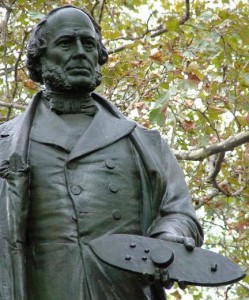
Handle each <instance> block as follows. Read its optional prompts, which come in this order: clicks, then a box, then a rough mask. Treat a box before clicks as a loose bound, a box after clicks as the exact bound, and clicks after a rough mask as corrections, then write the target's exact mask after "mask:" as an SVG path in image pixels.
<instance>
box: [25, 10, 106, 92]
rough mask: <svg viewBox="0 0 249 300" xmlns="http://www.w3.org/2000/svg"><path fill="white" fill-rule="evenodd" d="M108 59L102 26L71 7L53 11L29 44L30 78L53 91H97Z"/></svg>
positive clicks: (36, 30) (28, 62)
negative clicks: (103, 66) (103, 42)
mask: <svg viewBox="0 0 249 300" xmlns="http://www.w3.org/2000/svg"><path fill="white" fill-rule="evenodd" d="M107 60H108V54H107V50H106V48H105V47H104V45H103V44H102V42H101V30H100V27H99V25H98V24H97V23H96V22H95V20H94V19H93V18H92V17H91V16H90V15H89V14H88V13H87V12H85V11H83V10H81V9H79V8H76V7H73V6H69V5H68V6H64V7H61V8H58V9H55V10H52V11H51V12H50V13H49V14H48V15H47V16H46V17H45V19H44V20H42V21H41V22H40V23H39V24H38V25H37V26H36V28H35V29H34V31H33V33H32V35H31V38H30V41H29V44H28V52H27V67H28V70H29V73H30V78H31V79H32V80H34V81H36V82H40V83H42V84H45V85H46V87H47V88H48V89H51V90H54V91H65V90H66V91H72V90H73V91H75V90H76V91H84V92H90V91H92V90H94V89H95V87H96V86H97V85H99V84H100V82H101V73H100V66H101V65H103V64H104V63H106V62H107Z"/></svg>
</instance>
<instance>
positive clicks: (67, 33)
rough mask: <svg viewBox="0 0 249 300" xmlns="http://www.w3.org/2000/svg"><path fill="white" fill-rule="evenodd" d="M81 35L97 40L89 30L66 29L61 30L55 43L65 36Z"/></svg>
mask: <svg viewBox="0 0 249 300" xmlns="http://www.w3.org/2000/svg"><path fill="white" fill-rule="evenodd" d="M77 36H80V37H81V38H86V39H91V40H93V41H95V42H96V37H95V35H93V34H90V33H89V31H86V30H80V31H77V32H75V31H74V30H64V31H63V32H61V33H60V34H59V35H58V36H57V37H56V38H55V40H54V43H57V42H58V41H60V40H61V39H63V38H74V37H77Z"/></svg>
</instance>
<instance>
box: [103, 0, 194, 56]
mask: <svg viewBox="0 0 249 300" xmlns="http://www.w3.org/2000/svg"><path fill="white" fill-rule="evenodd" d="M185 6H186V13H185V15H184V16H183V17H182V18H181V19H180V21H179V25H183V24H184V23H186V22H187V20H188V19H189V18H190V2H189V0H185ZM147 27H148V26H147ZM158 28H159V29H158ZM158 28H157V29H150V30H149V29H148V28H147V30H146V31H145V32H144V33H143V34H142V35H140V36H138V37H130V38H125V39H126V40H129V41H137V40H141V39H143V38H144V37H145V36H146V35H148V34H149V33H151V32H154V31H155V32H154V33H152V34H151V35H150V37H151V38H154V37H157V36H159V35H161V34H163V33H165V32H167V31H168V29H167V28H161V26H159V27H158ZM131 44H132V42H130V43H128V44H126V45H123V46H121V47H118V48H116V49H114V50H108V54H113V53H117V52H120V51H123V50H125V49H126V48H127V47H128V46H130V45H131Z"/></svg>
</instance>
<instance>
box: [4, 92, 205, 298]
mask: <svg viewBox="0 0 249 300" xmlns="http://www.w3.org/2000/svg"><path fill="white" fill-rule="evenodd" d="M94 99H95V100H96V101H97V102H98V103H99V105H101V107H103V109H104V110H106V111H107V116H108V118H107V120H105V121H107V122H104V120H103V122H102V123H100V126H99V127H97V128H96V127H92V129H91V130H87V131H86V132H85V134H84V135H82V137H81V139H80V140H79V142H78V144H77V145H76V146H75V147H74V149H73V150H72V151H71V152H70V153H69V151H68V149H67V148H66V147H67V145H66V144H67V143H66V140H65V139H63V138H62V139H60V142H59V145H56V146H57V147H62V148H63V147H65V148H63V149H65V150H66V151H68V160H67V162H66V168H69V169H66V170H65V174H66V178H67V180H69V181H67V184H70V180H76V181H77V178H76V177H75V178H74V179H72V178H70V173H71V171H73V170H72V169H70V168H74V167H75V166H76V169H77V165H79V166H80V168H79V170H81V171H83V169H84V162H86V159H90V157H91V153H94V152H95V151H100V152H99V153H101V151H102V150H103V149H104V148H106V147H109V146H111V145H112V144H113V143H116V142H117V141H119V140H122V139H123V138H124V137H127V138H129V140H130V142H131V144H132V149H134V159H135V160H136V165H137V168H138V172H139V180H140V185H141V189H140V192H141V202H140V203H141V209H140V223H141V233H142V235H156V234H158V233H160V232H164V231H169V230H173V231H174V232H175V233H177V234H179V235H184V236H190V237H193V238H194V239H195V240H196V242H197V244H201V240H202V231H201V228H200V226H199V223H198V221H197V220H196V217H195V213H194V210H193V207H192V206H191V203H190V202H191V201H190V196H189V193H188V191H187V188H186V184H185V182H184V179H183V176H182V173H181V171H180V169H179V166H178V164H177V162H176V159H175V157H174V156H173V155H172V153H171V151H170V149H169V147H168V145H167V144H166V143H165V142H164V141H163V140H162V139H161V138H160V135H159V133H158V132H155V131H148V130H146V129H145V128H141V127H139V126H137V127H136V125H135V124H134V122H130V121H128V120H126V119H125V118H124V117H123V116H122V114H121V113H120V112H119V111H118V110H117V109H116V108H115V107H113V106H112V105H111V104H110V103H108V102H107V101H106V100H105V99H103V98H101V97H99V96H98V95H95V94H94ZM39 101H40V95H39V94H38V95H37V96H36V97H35V98H34V99H33V101H32V102H31V104H30V106H29V108H28V109H27V111H26V112H25V113H24V114H23V115H22V116H20V117H18V118H17V119H14V120H13V121H11V122H8V123H6V124H4V125H3V126H1V128H0V154H1V160H3V161H8V160H9V159H10V158H11V156H12V154H13V153H18V154H20V157H21V158H22V160H23V162H26V163H27V154H26V153H27V144H28V140H29V130H30V128H31V124H32V120H33V116H34V112H35V111H36V105H37V103H39ZM108 120H109V122H108ZM44 121H45V122H46V120H44ZM91 124H94V122H92V123H91ZM58 125H59V124H56V123H54V126H58ZM90 127H91V126H89V128H88V129H90ZM41 130H42V129H41ZM62 133H63V132H62ZM39 136H40V135H39V132H37V136H36V142H38V143H39V140H38V139H39ZM93 137H94V138H93ZM47 142H48V143H49V144H51V145H52V144H55V137H54V136H53V135H52V134H51V135H50V134H49V135H48V136H47ZM114 152H115V151H114ZM105 158H106V157H105ZM108 159H110V161H107V164H108V165H109V166H113V163H114V160H113V159H112V157H108ZM80 161H81V163H80V164H77V162H80ZM105 161H106V160H105ZM103 162H104V160H103V161H102V163H103ZM75 163H76V164H75ZM105 163H106V162H105ZM2 165H3V164H2ZM102 166H103V164H102ZM106 168H107V167H106ZM105 170H107V169H105ZM109 170H112V169H108V172H109ZM112 171H114V170H112ZM2 173H3V172H2ZM4 174H5V173H4ZM4 174H0V175H1V176H2V178H1V179H0V185H1V186H0V192H1V196H0V198H1V199H2V202H1V208H2V209H1V214H2V215H3V218H1V220H2V223H3V222H4V224H2V225H4V226H5V227H6V230H2V231H1V232H0V239H1V242H2V243H6V245H7V247H6V248H1V249H0V250H1V251H2V252H3V251H4V252H3V253H2V252H1V255H3V256H1V255H0V264H1V276H2V277H4V276H5V277H4V278H5V279H4V281H3V282H2V284H1V286H0V295H1V296H2V295H4V296H2V298H3V299H6V300H17V299H18V300H24V299H25V300H26V299H28V298H27V294H26V292H25V291H26V288H25V286H26V284H25V283H26V279H25V268H24V267H23V261H24V260H25V258H24V260H23V251H22V245H25V243H26V241H25V237H24V235H23V233H24V232H26V229H28V228H27V227H26V225H25V224H26V219H27V209H28V207H29V198H28V196H27V195H28V189H29V183H28V178H29V177H28V176H26V177H25V178H26V181H25V182H26V183H25V185H22V184H21V182H20V179H21V177H20V176H19V175H18V174H17V176H16V179H15V180H14V181H12V180H11V178H9V177H4V176H5V175H4ZM110 174H111V171H110ZM106 178H108V180H107V181H108V190H106V192H107V191H108V193H110V195H112V196H114V194H117V193H118V192H119V191H118V192H115V191H116V190H117V184H116V183H115V184H114V185H111V189H113V191H114V192H113V191H110V189H109V184H110V183H112V181H110V177H109V176H107V177H106ZM86 180H87V181H88V180H90V178H86ZM76 181H72V185H73V186H75V187H74V188H73V189H72V191H73V192H74V193H76V194H77V193H79V192H80V194H79V195H81V193H82V196H83V194H84V192H83V191H84V187H83V184H82V183H81V184H82V187H81V186H79V187H78V185H79V184H78V183H79V182H76ZM107 181H106V182H105V184H103V183H102V186H103V185H105V187H107ZM18 182H19V183H20V184H18ZM70 185H71V184H70ZM96 188H97V186H96ZM72 191H70V192H71V193H72ZM76 196H77V195H74V196H73V197H75V203H76V202H77V201H76V198H78V197H76ZM15 197H17V198H18V203H20V205H19V206H16V209H15V210H13V211H12V212H11V213H12V215H13V217H15V216H19V219H20V222H18V223H6V222H5V220H6V218H7V216H8V214H9V207H10V203H12V202H11V201H12V200H13V199H14V198H15ZM113 199H114V198H113ZM81 200H83V198H81ZM83 202H84V201H83ZM83 202H82V203H83ZM78 203H80V202H78ZM115 204H116V203H115ZM75 208H76V207H75ZM113 208H114V206H113V207H112V214H113V216H115V218H117V219H114V218H113V222H114V223H113V224H117V223H118V222H120V220H122V211H121V210H122V209H120V207H117V208H116V207H115V209H113ZM110 211H111V209H110V210H109V211H108V212H110ZM75 212H76V210H75ZM120 216H121V219H119V218H120ZM118 219H119V220H118ZM4 226H3V227H4ZM83 230H84V229H83ZM19 232H20V234H19ZM17 233H18V238H16V234H17ZM82 233H83V232H82ZM58 247H59V246H58ZM4 249H5V250H4ZM13 249H15V250H13ZM75 249H76V248H74V249H71V248H70V249H68V251H69V252H68V253H71V254H72V257H76V260H74V266H75V269H76V266H77V265H80V264H77V259H78V260H79V261H80V260H81V261H82V260H83V261H87V262H88V263H87V264H85V266H86V269H85V272H86V273H87V274H88V275H87V276H88V280H89V281H88V282H87V286H88V289H89V284H90V285H91V282H92V281H93V282H94V281H96V278H95V277H96V276H95V274H96V268H97V269H98V271H100V272H99V273H98V274H99V276H98V278H97V280H98V282H99V285H100V286H101V284H102V288H100V292H101V293H102V292H103V291H104V294H106V295H107V294H109V295H113V297H111V296H110V298H108V297H106V298H105V297H102V298H101V295H100V294H99V295H97V294H93V296H92V298H87V296H85V295H83V297H85V298H83V299H84V300H85V299H94V300H95V299H101V300H102V299H108V300H109V299H129V296H128V295H129V294H125V292H124V296H122V295H121V294H119V292H118V290H119V285H120V284H121V283H120V282H122V278H123V276H124V275H123V273H121V274H117V276H114V278H110V277H109V274H112V271H111V270H112V269H113V268H111V267H110V268H111V270H110V271H105V272H102V271H101V270H102V269H103V267H102V265H101V264H99V263H98V261H96V258H95V257H94V256H92V255H91V254H90V252H89V251H88V250H87V249H88V248H87V246H85V249H86V251H84V253H83V256H82V255H81V254H82V252H81V253H78V252H77V251H76V252H75ZM77 249H78V248H77ZM51 253H54V252H51ZM60 254H61V253H60ZM63 255H64V254H63ZM63 255H62V254H61V258H60V259H61V260H63ZM80 255H81V257H80ZM57 256H58V255H57ZM1 257H5V258H6V257H7V258H8V263H6V259H4V260H2V259H1ZM17 257H20V259H18V260H16V258H17ZM70 257H71V256H70ZM77 257H78V258H77ZM53 259H56V256H55V254H54V255H52V256H51V258H50V262H52V261H53ZM71 265H72V266H73V264H71ZM11 266H13V267H11ZM66 267H67V266H65V268H66ZM107 269H108V267H107ZM76 273H77V272H76ZM114 273H115V272H114ZM105 274H107V276H106V275H105ZM126 275H127V278H130V280H131V281H132V280H133V279H134V278H132V276H131V275H129V274H128V273H127V274H126ZM115 278H119V279H118V280H117V279H115ZM81 279H82V278H80V279H79V280H81ZM127 280H128V279H127ZM128 281H129V280H128ZM115 285H116V288H115ZM141 286H143V290H144V291H145V290H146V289H147V286H144V285H143V283H142V282H140V287H141ZM108 287H109V288H108ZM123 288H125V287H123ZM105 289H106V291H105ZM108 289H110V290H108ZM112 289H113V290H115V292H113V291H112ZM126 289H127V287H126ZM20 291H21V292H20ZM93 293H94V292H93ZM95 293H97V291H96V292H95ZM146 293H147V292H146ZM146 293H145V294H144V295H143V297H144V298H141V297H142V296H141V297H140V298H141V299H151V297H152V296H149V293H147V294H146ZM104 294H103V293H102V295H104ZM6 295H8V297H7V296H6ZM146 295H147V296H146ZM126 296H127V297H126ZM124 297H126V298H124ZM75 299H78V296H76V298H75ZM79 299H80V298H79ZM138 299H139V298H138ZM152 299H153V298H152ZM42 300H44V299H42Z"/></svg>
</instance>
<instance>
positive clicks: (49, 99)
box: [43, 90, 97, 116]
mask: <svg viewBox="0 0 249 300" xmlns="http://www.w3.org/2000/svg"><path fill="white" fill-rule="evenodd" d="M43 99H44V100H45V102H46V103H47V104H48V105H49V107H50V109H51V110H52V111H55V112H56V113H58V114H76V113H84V114H86V115H90V116H92V115H94V114H95V113H96V111H97V107H96V105H95V103H94V100H93V98H92V96H91V94H90V93H80V92H77V93H76V92H74V93H73V92H55V91H51V90H44V91H43Z"/></svg>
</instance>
